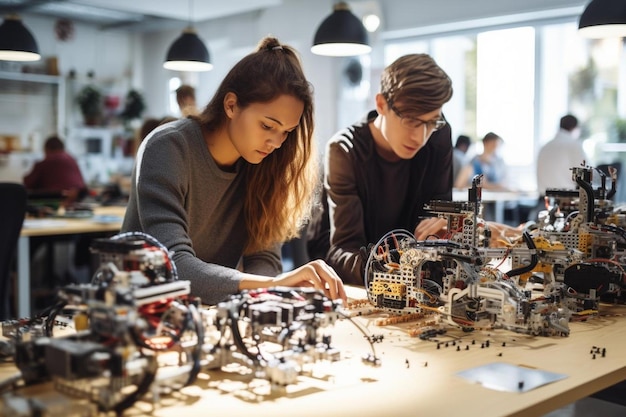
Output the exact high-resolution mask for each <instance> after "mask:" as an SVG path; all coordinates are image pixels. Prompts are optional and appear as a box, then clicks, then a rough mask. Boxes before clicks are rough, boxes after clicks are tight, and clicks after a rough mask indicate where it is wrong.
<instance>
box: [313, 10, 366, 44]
mask: <svg viewBox="0 0 626 417" xmlns="http://www.w3.org/2000/svg"><path fill="white" fill-rule="evenodd" d="M371 50H372V47H371V46H370V45H369V41H368V36H367V31H366V30H365V27H364V26H363V23H362V22H361V21H360V20H359V18H358V17H356V16H355V15H354V14H352V12H351V11H350V7H349V6H348V4H347V3H345V2H339V3H337V4H335V6H334V7H333V13H332V14H331V15H330V16H328V17H327V18H326V19H324V21H323V22H322V23H321V24H320V26H319V27H318V28H317V32H316V33H315V37H314V39H313V46H312V47H311V52H313V53H314V54H317V55H327V56H354V55H362V54H366V53H369V52H370V51H371Z"/></svg>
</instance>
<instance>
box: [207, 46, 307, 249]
mask: <svg viewBox="0 0 626 417" xmlns="http://www.w3.org/2000/svg"><path fill="white" fill-rule="evenodd" d="M230 92H232V93H234V94H235V95H236V96H237V105H238V106H240V107H241V108H245V107H247V106H249V105H250V104H252V103H266V102H269V101H271V100H273V99H275V98H277V97H278V96H280V95H283V94H287V95H290V96H293V97H295V98H297V99H298V100H300V101H302V102H303V103H304V111H303V112H302V116H301V118H300V123H299V124H298V127H297V128H296V129H294V130H293V131H292V132H290V133H289V135H288V136H287V139H286V140H285V142H284V143H283V144H282V146H281V147H280V148H278V149H276V150H275V151H274V152H272V153H271V154H270V155H268V156H267V157H266V158H265V159H264V160H263V161H262V162H261V163H260V164H256V165H255V164H248V165H247V166H246V184H247V191H246V200H245V202H244V216H245V221H246V225H247V229H248V242H247V244H246V247H245V249H244V253H252V252H256V251H258V250H263V249H268V248H269V247H271V246H272V245H274V244H277V243H281V242H284V241H286V240H289V239H291V238H294V237H296V236H298V233H299V231H300V229H301V227H302V225H303V224H304V221H305V220H307V217H308V215H309V214H310V208H311V202H312V199H313V190H314V187H315V180H316V178H317V175H316V172H315V169H316V167H317V164H316V163H315V162H314V161H312V159H313V157H314V155H315V152H314V150H313V146H314V141H313V128H314V123H313V93H312V87H311V84H310V83H309V82H308V81H307V79H306V77H305V76H304V71H303V70H302V64H301V62H300V59H299V57H298V55H297V52H296V50H295V49H293V48H292V47H290V46H287V45H282V44H281V43H280V42H279V41H278V40H277V39H276V38H273V37H266V38H264V39H263V40H261V42H260V43H259V45H258V46H257V48H256V50H255V52H252V53H251V54H249V55H247V56H246V57H244V58H243V59H242V60H241V61H239V62H238V63H237V64H235V66H234V67H233V68H232V69H231V70H230V71H229V72H228V74H227V75H226V77H225V78H224V80H223V81H222V83H221V84H220V86H219V88H218V89H217V92H216V93H215V95H214V96H213V98H212V99H211V101H210V102H209V104H208V105H207V106H206V108H205V109H204V111H203V112H202V113H201V114H200V116H199V117H198V120H199V121H200V124H201V125H202V127H203V129H204V130H205V131H208V132H212V131H217V130H218V129H219V128H220V127H221V126H222V125H223V124H224V123H225V122H226V112H225V110H224V97H225V96H226V94H228V93H230Z"/></svg>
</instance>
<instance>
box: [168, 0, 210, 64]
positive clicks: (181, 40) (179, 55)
mask: <svg viewBox="0 0 626 417" xmlns="http://www.w3.org/2000/svg"><path fill="white" fill-rule="evenodd" d="M192 9H193V7H192V5H191V0H190V1H189V27H187V28H186V29H185V30H183V33H182V35H180V36H179V37H178V38H177V39H176V40H175V41H174V43H172V45H171V46H170V49H169V50H168V51H167V57H166V58H165V62H164V63H163V68H165V69H169V70H174V71H209V70H210V69H212V68H213V64H211V62H210V58H209V50H208V49H207V48H206V46H205V45H204V42H202V40H201V39H200V38H199V37H198V34H197V33H196V31H195V29H194V28H193V26H192V25H191V13H192Z"/></svg>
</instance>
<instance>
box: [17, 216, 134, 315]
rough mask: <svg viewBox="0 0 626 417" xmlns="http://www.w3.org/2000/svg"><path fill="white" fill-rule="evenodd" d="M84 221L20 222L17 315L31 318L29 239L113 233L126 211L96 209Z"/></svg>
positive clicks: (49, 219) (30, 220) (33, 220)
mask: <svg viewBox="0 0 626 417" xmlns="http://www.w3.org/2000/svg"><path fill="white" fill-rule="evenodd" d="M93 211H94V215H93V216H92V217H87V218H41V219H31V218H27V219H26V220H24V225H23V226H22V230H21V232H20V237H19V239H18V243H17V312H18V316H20V317H27V316H30V315H31V306H30V301H31V300H30V295H31V287H30V243H29V240H30V238H31V237H38V236H63V235H74V234H76V235H78V234H86V233H117V232H118V231H119V230H120V228H121V227H122V220H123V219H124V213H125V211H126V207H123V206H98V207H95V208H94V210H93Z"/></svg>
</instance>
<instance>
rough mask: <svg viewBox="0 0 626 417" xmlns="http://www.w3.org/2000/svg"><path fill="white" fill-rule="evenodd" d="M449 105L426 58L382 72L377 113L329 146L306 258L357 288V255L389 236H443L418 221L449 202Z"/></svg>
mask: <svg viewBox="0 0 626 417" xmlns="http://www.w3.org/2000/svg"><path fill="white" fill-rule="evenodd" d="M451 97H452V82H451V80H450V78H449V77H448V75H447V74H446V73H445V72H444V71H443V70H442V69H441V68H440V67H439V66H438V65H437V64H436V63H435V61H434V60H433V59H432V58H431V57H430V56H428V55H426V54H412V55H406V56H403V57H401V58H399V59H397V60H396V61H395V62H394V63H392V64H391V65H390V66H388V67H387V68H386V69H385V70H384V72H383V74H382V77H381V88H380V92H379V93H378V94H376V98H375V101H376V109H375V110H373V111H371V112H370V113H369V114H368V115H367V117H366V118H365V120H363V121H361V122H359V123H357V124H355V125H352V126H349V127H348V128H346V129H343V130H341V131H339V132H338V133H336V134H335V136H334V137H333V138H331V140H330V141H329V142H328V144H327V147H326V154H325V167H324V168H325V172H324V190H323V196H322V197H323V201H322V203H323V204H322V205H323V207H324V210H320V211H319V212H318V213H317V214H316V215H315V216H314V219H313V221H312V222H311V224H310V228H309V230H308V237H309V241H308V242H307V243H308V250H309V256H310V257H311V258H322V259H326V261H327V262H328V263H329V264H330V265H331V266H332V267H333V268H334V269H335V270H336V271H337V273H338V274H339V276H340V277H341V278H342V280H343V281H344V283H347V284H358V285H363V269H364V267H365V262H366V261H367V253H366V250H364V249H363V250H362V249H361V248H366V247H367V245H368V244H370V243H376V242H377V241H378V240H379V239H380V238H381V237H382V236H383V235H384V234H386V233H387V232H389V231H391V230H394V229H406V230H410V231H414V230H415V234H416V237H418V239H424V238H426V237H427V236H428V234H430V233H431V232H435V231H438V230H439V229H440V228H441V226H442V223H441V222H440V221H439V220H438V219H428V220H423V221H421V215H422V213H423V206H424V204H425V203H427V202H429V201H430V200H451V198H452V139H451V134H450V127H449V126H448V125H447V123H446V121H445V119H444V117H443V114H442V110H441V108H442V106H443V104H444V103H446V102H448V101H449V100H450V98H451ZM420 221H421V222H420ZM418 224H419V226H418Z"/></svg>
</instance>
